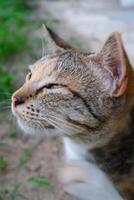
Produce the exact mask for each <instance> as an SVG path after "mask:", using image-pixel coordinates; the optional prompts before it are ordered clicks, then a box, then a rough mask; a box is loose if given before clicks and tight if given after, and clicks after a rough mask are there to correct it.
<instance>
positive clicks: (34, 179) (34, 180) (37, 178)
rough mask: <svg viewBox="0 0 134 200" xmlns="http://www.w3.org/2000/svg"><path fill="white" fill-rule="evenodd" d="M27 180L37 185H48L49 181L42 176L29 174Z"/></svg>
mask: <svg viewBox="0 0 134 200" xmlns="http://www.w3.org/2000/svg"><path fill="white" fill-rule="evenodd" d="M27 181H28V182H29V183H31V184H34V185H36V186H39V187H44V186H50V182H49V181H48V180H47V179H45V178H44V177H42V176H30V177H28V179H27Z"/></svg>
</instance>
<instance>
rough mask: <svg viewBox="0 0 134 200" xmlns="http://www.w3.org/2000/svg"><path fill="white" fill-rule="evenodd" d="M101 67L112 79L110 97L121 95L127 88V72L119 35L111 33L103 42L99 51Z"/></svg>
mask: <svg viewBox="0 0 134 200" xmlns="http://www.w3.org/2000/svg"><path fill="white" fill-rule="evenodd" d="M101 65H102V67H103V68H104V69H105V70H107V71H108V73H109V75H110V76H111V77H112V83H111V88H112V95H113V96H117V97H118V96H121V95H123V94H124V93H125V90H126V88H127V83H128V70H127V63H126V59H125V50H124V47H123V43H122V40H121V34H120V33H112V34H111V35H110V37H109V38H108V39H107V41H106V42H105V44H104V46H103V48H102V50H101Z"/></svg>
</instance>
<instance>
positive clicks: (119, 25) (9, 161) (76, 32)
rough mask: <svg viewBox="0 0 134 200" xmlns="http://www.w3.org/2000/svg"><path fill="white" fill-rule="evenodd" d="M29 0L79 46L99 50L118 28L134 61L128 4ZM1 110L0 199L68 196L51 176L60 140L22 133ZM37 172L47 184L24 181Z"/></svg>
mask: <svg viewBox="0 0 134 200" xmlns="http://www.w3.org/2000/svg"><path fill="white" fill-rule="evenodd" d="M30 3H31V4H34V5H35V3H36V5H35V6H37V4H38V6H37V14H39V15H42V17H43V14H44V12H46V11H47V10H48V11H49V12H51V13H52V15H54V16H55V18H57V19H58V20H59V21H60V24H59V25H58V26H57V28H56V30H57V32H58V33H59V34H60V35H61V36H63V37H64V38H65V39H66V40H67V41H70V42H71V43H73V44H74V45H76V46H81V47H82V48H83V49H84V50H86V49H88V50H89V51H99V49H100V48H101V46H102V44H103V42H104V41H105V39H106V38H107V37H108V34H109V33H110V32H113V31H120V32H122V33H123V40H124V44H125V48H126V49H127V52H128V54H129V57H130V59H131V62H132V63H133V62H134V57H133V46H134V22H133V21H134V14H133V11H134V9H133V8H127V9H125V8H123V7H121V6H120V5H119V2H118V1H117V0H113V1H110V0H101V1H95V0H84V1H80V0H77V1H75V0H68V1H65V0H62V1H60V0H55V1H54V0H53V1H52V0H51V1H45V0H44V1H43V0H42V1H41V0H40V1H38V2H35V1H31V2H30ZM16 67H17V65H15V68H16ZM23 71H25V70H24V67H23ZM20 76H21V75H20ZM22 77H24V75H22ZM3 112H4V111H3V110H1V113H0V116H1V122H0V155H5V158H6V159H5V160H3V168H2V167H1V170H0V174H1V175H0V200H8V199H9V200H13V199H14V200H19V199H28V200H74V199H75V198H73V197H70V196H69V195H67V194H64V192H63V190H62V186H61V185H60V183H59V182H58V179H57V169H58V168H59V166H60V165H61V163H62V160H63V148H62V142H61V140H60V139H56V138H54V139H53V140H49V139H43V138H40V137H38V136H36V137H33V136H24V135H23V133H21V131H20V130H19V129H18V128H17V126H16V125H14V124H15V122H14V120H13V117H10V115H11V113H10V112H5V113H3ZM7 116H9V117H7ZM7 118H8V119H7ZM5 119H6V120H5ZM40 176H41V177H44V178H45V179H47V180H48V181H49V183H50V185H48V184H47V185H44V184H43V186H41V184H39V183H38V181H35V182H30V181H28V180H29V178H30V177H40ZM15 188H17V189H16V191H15Z"/></svg>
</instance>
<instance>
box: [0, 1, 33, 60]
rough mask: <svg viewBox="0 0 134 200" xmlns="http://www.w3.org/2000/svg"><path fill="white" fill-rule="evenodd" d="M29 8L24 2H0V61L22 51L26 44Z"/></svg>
mask: <svg viewBox="0 0 134 200" xmlns="http://www.w3.org/2000/svg"><path fill="white" fill-rule="evenodd" d="M28 13H29V7H28V5H27V4H26V1H25V0H24V1H23V0H6V1H5V0H1V2H0V21H1V26H0V59H1V60H5V59H7V58H9V57H11V56H12V55H14V54H16V53H18V52H20V51H21V50H24V48H26V46H27V45H28V43H27V33H26V31H25V26H26V25H27V24H28V23H27V19H26V17H25V16H27V15H28Z"/></svg>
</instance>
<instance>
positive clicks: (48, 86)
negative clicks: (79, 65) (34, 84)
mask: <svg viewBox="0 0 134 200" xmlns="http://www.w3.org/2000/svg"><path fill="white" fill-rule="evenodd" d="M54 86H56V84H52V83H50V84H48V85H46V86H45V87H46V88H47V89H51V88H52V87H54Z"/></svg>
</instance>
